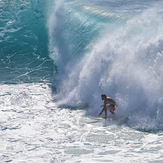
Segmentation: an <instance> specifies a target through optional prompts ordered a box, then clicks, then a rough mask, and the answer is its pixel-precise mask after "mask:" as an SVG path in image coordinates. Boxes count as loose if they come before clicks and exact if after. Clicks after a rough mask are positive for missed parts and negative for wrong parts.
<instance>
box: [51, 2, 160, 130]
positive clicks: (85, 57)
mask: <svg viewBox="0 0 163 163" xmlns="http://www.w3.org/2000/svg"><path fill="white" fill-rule="evenodd" d="M75 2H76V3H75ZM75 2H73V1H62V2H58V3H56V5H55V11H54V13H53V14H52V16H51V19H50V21H49V29H50V30H49V31H50V33H49V34H50V51H51V58H53V60H54V62H55V64H56V66H57V69H58V74H57V76H56V77H55V81H54V86H55V87H56V92H57V93H56V94H54V98H55V99H56V100H59V101H58V105H66V106H71V107H84V106H86V105H89V106H91V110H92V114H94V115H96V114H97V112H99V106H100V105H101V99H100V95H101V94H102V93H105V94H106V95H108V96H111V97H112V98H114V99H115V100H116V101H117V103H118V105H119V107H118V109H117V114H118V115H121V116H128V117H129V121H128V123H129V125H131V126H133V127H135V128H142V129H143V128H145V129H146V128H147V129H162V128H163V126H162V125H163V120H162V119H161V117H162V115H163V113H162V109H163V108H162V107H163V100H162V99H163V98H162V97H163V94H162V92H163V91H162V89H163V85H162V80H163V65H162V60H163V53H162V51H163V48H162V47H163V34H162V33H163V28H162V26H163V23H162V22H163V21H162V20H163V17H162V10H161V6H162V3H160V4H159V5H155V6H152V7H150V8H149V9H145V10H143V11H142V12H140V13H136V14H131V13H124V12H113V11H111V10H109V9H101V8H99V7H96V6H94V5H91V4H89V3H84V2H80V1H78V3H77V1H75ZM156 17H157V19H156Z"/></svg>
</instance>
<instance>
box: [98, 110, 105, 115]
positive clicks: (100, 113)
mask: <svg viewBox="0 0 163 163" xmlns="http://www.w3.org/2000/svg"><path fill="white" fill-rule="evenodd" d="M103 111H104V108H103V109H102V110H101V112H100V113H99V115H98V116H100V115H101V114H102V112H103Z"/></svg>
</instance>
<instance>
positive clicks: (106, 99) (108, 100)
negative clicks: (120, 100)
mask: <svg viewBox="0 0 163 163" xmlns="http://www.w3.org/2000/svg"><path fill="white" fill-rule="evenodd" d="M101 99H102V100H104V105H101V107H103V109H102V111H101V112H100V113H99V115H98V116H100V115H101V114H102V112H103V111H104V110H105V118H107V109H108V110H109V111H110V112H111V113H112V114H113V115H115V113H114V111H115V106H117V103H116V101H114V100H113V99H112V98H111V97H107V96H106V95H105V94H102V95H101ZM107 104H110V105H109V106H108V105H107Z"/></svg>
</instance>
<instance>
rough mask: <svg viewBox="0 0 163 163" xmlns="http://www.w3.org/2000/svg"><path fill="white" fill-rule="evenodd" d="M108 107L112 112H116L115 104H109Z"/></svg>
mask: <svg viewBox="0 0 163 163" xmlns="http://www.w3.org/2000/svg"><path fill="white" fill-rule="evenodd" d="M107 109H108V110H109V111H110V112H111V113H112V114H114V110H115V104H111V105H108V106H107Z"/></svg>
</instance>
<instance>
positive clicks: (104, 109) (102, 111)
mask: <svg viewBox="0 0 163 163" xmlns="http://www.w3.org/2000/svg"><path fill="white" fill-rule="evenodd" d="M101 107H103V109H102V110H101V112H100V113H99V115H98V116H100V115H101V114H102V112H103V111H104V110H105V107H106V104H105V102H104V105H101Z"/></svg>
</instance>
